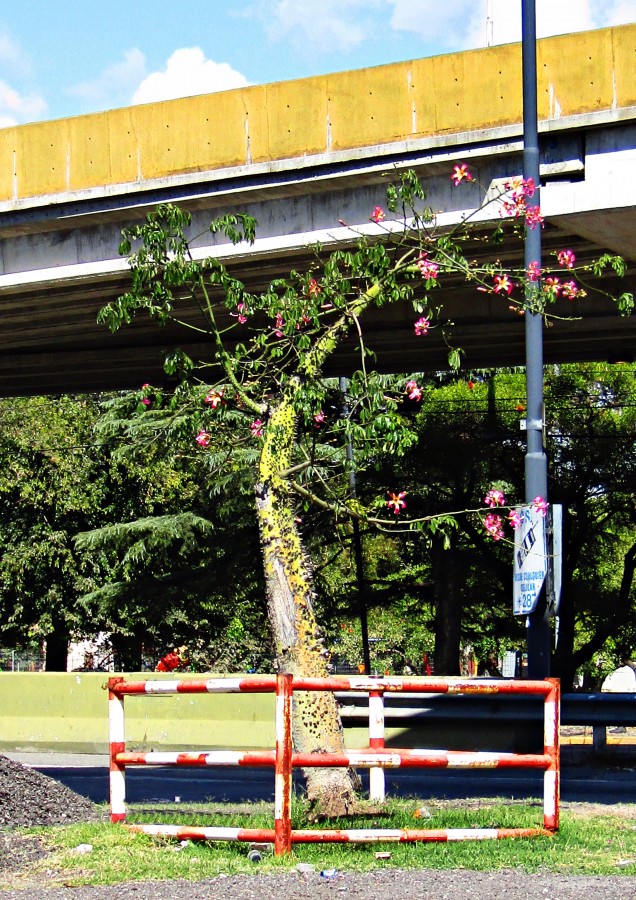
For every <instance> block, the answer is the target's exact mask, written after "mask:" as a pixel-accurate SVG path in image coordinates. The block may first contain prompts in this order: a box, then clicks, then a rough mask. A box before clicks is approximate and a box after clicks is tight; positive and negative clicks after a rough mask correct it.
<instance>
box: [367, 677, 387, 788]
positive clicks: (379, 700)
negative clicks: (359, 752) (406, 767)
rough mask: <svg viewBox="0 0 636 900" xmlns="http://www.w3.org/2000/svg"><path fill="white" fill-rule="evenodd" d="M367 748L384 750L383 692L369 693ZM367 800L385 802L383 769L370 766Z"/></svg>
mask: <svg viewBox="0 0 636 900" xmlns="http://www.w3.org/2000/svg"><path fill="white" fill-rule="evenodd" d="M369 747H370V748H371V749H372V750H384V692H383V691H369ZM369 800H375V801H377V802H378V803H384V802H385V801H386V787H385V780H384V769H382V768H380V766H371V768H370V769H369Z"/></svg>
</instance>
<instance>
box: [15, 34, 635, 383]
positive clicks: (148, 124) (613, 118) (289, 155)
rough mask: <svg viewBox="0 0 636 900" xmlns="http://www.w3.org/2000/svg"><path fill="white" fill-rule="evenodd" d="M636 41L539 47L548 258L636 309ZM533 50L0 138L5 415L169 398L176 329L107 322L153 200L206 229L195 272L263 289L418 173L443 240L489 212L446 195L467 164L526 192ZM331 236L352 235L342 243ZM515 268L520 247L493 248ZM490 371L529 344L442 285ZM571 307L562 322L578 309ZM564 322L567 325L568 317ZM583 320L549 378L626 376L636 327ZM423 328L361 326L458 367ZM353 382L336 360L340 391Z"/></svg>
mask: <svg viewBox="0 0 636 900" xmlns="http://www.w3.org/2000/svg"><path fill="white" fill-rule="evenodd" d="M635 51H636V25H628V26H623V27H618V28H612V29H602V30H599V31H593V32H586V33H579V34H575V35H566V36H562V37H556V38H549V39H545V40H542V41H540V42H539V46H538V79H539V110H540V112H539V116H540V133H541V172H542V183H543V188H542V210H543V212H544V214H545V216H546V227H545V230H544V235H543V241H544V254H545V258H547V257H548V254H549V253H550V251H551V250H553V249H561V248H563V247H569V248H571V249H573V250H574V251H575V252H576V254H577V256H578V257H579V260H585V259H587V258H591V257H593V256H596V255H598V254H599V253H600V252H601V251H603V250H605V249H608V250H611V251H612V252H615V253H619V254H621V255H623V256H624V257H625V259H626V260H627V262H628V275H627V278H626V279H625V280H624V281H623V283H622V284H620V285H619V284H617V283H616V282H614V281H612V280H611V279H610V280H608V282H607V286H608V289H610V290H620V291H622V290H631V291H633V292H634V291H636V149H635V148H636V75H635V73H636V64H635V63H636V60H635ZM521 119H522V109H521V51H520V45H518V44H512V45H507V46H500V47H492V48H487V49H483V50H476V51H469V52H464V53H457V54H449V55H445V56H438V57H434V58H430V59H419V60H414V61H412V62H404V63H397V64H393V65H388V66H380V67H376V68H369V69H363V70H360V71H353V72H345V73H340V74H336V75H328V76H323V77H316V78H308V79H302V80H297V81H291V82H284V83H279V84H270V85H262V86H255V87H249V88H243V89H239V90H234V91H228V92H225V93H220V94H212V95H205V96H199V97H192V98H187V99H182V100H174V101H168V102H164V103H155V104H149V105H145V106H138V107H129V108H125V109H118V110H113V111H110V112H107V113H100V114H95V115H88V116H80V117H77V118H72V119H63V120H58V121H52V122H43V123H35V124H31V125H24V126H19V127H15V128H7V129H4V130H2V131H0V396H11V395H19V394H24V395H28V394H39V393H62V392H79V391H94V390H107V389H119V388H128V387H136V386H138V385H139V384H141V383H143V382H146V381H149V382H153V383H160V382H161V380H162V370H161V351H162V350H163V349H171V348H172V347H173V346H175V344H177V343H179V344H181V345H182V346H184V347H185V349H187V350H189V351H190V352H191V353H193V354H194V355H195V356H196V355H204V354H205V352H206V347H205V346H196V345H194V346H193V345H191V344H190V345H188V344H184V343H183V336H182V335H179V336H176V335H175V334H174V333H172V332H171V331H170V330H169V329H158V328H157V327H156V326H153V325H149V324H148V323H146V322H141V321H140V322H137V323H135V324H134V325H133V326H131V327H129V328H126V329H123V330H122V331H121V332H120V333H119V334H117V335H114V336H113V335H111V334H110V333H109V332H108V331H107V330H106V329H105V328H104V327H102V326H98V325H97V324H96V315H97V312H98V310H99V309H100V307H101V306H102V305H103V304H104V303H106V302H107V301H108V300H109V299H111V298H113V297H115V296H117V295H118V294H120V293H122V292H123V291H124V290H125V289H126V285H127V267H126V263H125V261H124V260H122V259H120V258H119V256H118V252H117V247H118V244H119V239H120V231H121V228H122V227H123V226H124V225H126V224H129V223H131V222H133V221H138V220H140V219H141V218H142V217H143V215H144V214H145V212H146V211H147V210H149V209H151V208H152V207H153V206H154V205H156V204H157V203H158V202H161V201H172V202H178V203H180V204H181V205H183V206H185V207H187V208H188V209H189V210H190V211H191V212H192V214H193V216H194V228H193V233H195V234H199V233H203V235H204V237H203V238H199V239H198V240H197V241H196V242H195V246H196V247H197V252H200V253H215V254H217V255H219V256H220V257H221V258H223V259H225V260H227V261H228V262H229V263H230V264H231V266H232V268H233V269H234V270H235V271H236V273H237V274H239V275H240V276H241V277H243V278H245V280H246V281H247V283H248V284H249V286H250V287H252V288H255V287H258V286H259V285H262V284H264V283H265V282H266V281H267V280H268V279H269V278H271V277H274V276H276V275H278V274H281V273H283V272H285V271H288V270H289V268H290V267H291V266H295V267H302V266H303V265H306V264H308V261H309V259H310V253H309V251H308V247H309V245H311V244H314V243H315V242H317V241H320V242H322V244H323V245H324V246H325V247H326V248H331V247H337V246H343V245H346V244H347V243H350V242H351V241H352V239H353V238H354V237H355V233H357V232H363V233H373V232H374V231H375V232H377V229H378V227H377V226H375V225H373V223H370V221H369V214H370V211H371V210H372V209H373V207H374V206H375V205H376V204H378V203H380V204H382V203H383V200H384V185H385V184H386V173H387V172H392V171H395V170H396V169H398V170H399V169H404V168H409V167H412V168H414V169H416V170H417V171H418V173H419V174H420V175H421V176H422V178H423V179H424V180H425V181H426V183H427V185H428V188H429V202H430V204H431V206H432V207H433V208H434V209H435V210H436V211H437V212H438V214H439V219H440V221H441V222H443V223H449V224H450V223H452V222H455V221H457V220H458V218H459V217H460V216H461V215H462V213H464V212H465V211H466V210H467V209H469V208H472V207H473V206H476V205H478V203H479V196H478V192H477V188H476V187H474V186H470V185H465V186H463V187H462V189H461V190H458V189H454V188H452V186H451V182H450V180H449V172H450V169H451V166H452V164H453V163H454V162H457V161H467V162H469V163H470V164H471V166H472V167H473V169H474V170H475V171H476V172H477V173H478V176H479V180H480V182H481V183H482V184H485V185H488V184H491V183H492V182H494V181H496V180H497V179H500V178H502V177H510V176H513V175H517V174H520V172H521V168H522V166H521V152H522V128H521ZM236 211H245V212H249V213H251V214H253V215H254V216H255V217H256V218H257V220H258V222H259V231H258V239H257V241H256V244H255V245H254V247H252V248H251V249H249V250H247V249H246V248H240V247H239V248H232V247H231V246H230V245H228V244H224V243H222V242H221V241H220V240H217V239H212V237H211V236H210V235H209V234H208V235H206V234H205V232H206V230H207V225H208V223H209V220H210V219H211V218H212V217H213V216H215V215H217V214H220V213H224V212H236ZM339 220H344V221H345V222H347V223H348V225H347V226H342V225H340V224H339ZM497 253H498V255H499V256H500V258H502V259H506V260H508V259H509V260H511V262H512V261H514V260H516V261H517V263H519V264H520V262H521V260H522V258H523V257H522V250H521V247H520V245H519V244H518V243H516V244H513V243H509V244H505V245H504V246H503V247H500V248H498V250H497ZM436 300H438V301H439V302H440V303H443V304H444V312H445V315H446V316H448V318H450V319H452V320H454V322H455V327H454V330H453V337H454V340H455V341H456V342H457V343H458V344H459V345H461V346H463V347H464V348H465V350H466V356H465V365H466V367H467V368H469V369H470V368H477V367H482V366H493V365H512V364H522V363H523V358H524V357H523V348H524V329H523V323H522V322H521V321H520V320H519V318H518V317H516V316H511V315H510V314H509V313H508V311H507V308H506V304H505V303H501V302H500V301H498V300H496V298H495V299H493V298H490V297H488V296H485V295H478V294H475V293H474V292H473V291H468V290H467V289H466V288H465V286H460V285H457V284H449V285H448V286H447V287H446V288H445V289H443V290H441V291H440V292H439V295H438V297H437V298H436ZM570 309H571V308H570ZM570 309H569V310H568V311H570ZM580 312H581V315H582V318H581V319H580V320H579V321H574V322H568V323H565V322H564V323H559V324H557V325H555V326H554V327H553V328H550V329H548V330H547V332H546V340H545V358H546V361H547V362H551V361H568V360H596V359H607V358H612V356H625V354H631V355H632V356H633V353H634V346H636V340H635V338H636V317H632V318H631V319H621V318H619V317H618V315H617V314H616V312H615V309H614V306H613V304H612V303H610V302H609V301H605V300H599V299H593V298H589V299H587V300H585V301H584V302H583V303H582V304H581V307H580ZM412 320H413V315H412V311H410V310H408V309H402V308H398V307H394V308H389V309H383V310H382V311H380V312H376V313H374V316H373V317H372V318H370V319H369V338H368V344H369V345H370V346H371V347H373V348H374V349H375V350H377V352H378V360H379V366H380V367H381V368H382V369H384V370H394V371H402V372H403V371H411V372H414V371H420V370H425V369H430V368H442V367H444V366H445V350H444V346H443V341H442V340H441V339H440V338H439V337H437V336H436V334H435V333H431V334H430V335H428V336H427V338H426V340H422V339H419V340H417V339H415V337H414V335H413V328H412ZM352 363H353V355H352V350H351V351H350V350H349V349H348V348H346V347H345V348H344V349H343V351H342V352H341V354H340V356H339V358H338V359H337V361H336V362H335V364H334V366H335V368H334V371H336V370H337V371H338V372H339V373H342V372H345V371H346V370H347V368H348V367H349V366H350V365H351V364H352Z"/></svg>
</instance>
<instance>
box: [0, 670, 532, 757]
mask: <svg viewBox="0 0 636 900" xmlns="http://www.w3.org/2000/svg"><path fill="white" fill-rule="evenodd" d="M124 677H126V678H130V679H131V680H134V681H137V680H139V679H142V678H148V673H147V672H145V673H142V674H139V673H131V674H130V675H125V676H124ZM179 677H183V676H178V675H171V674H165V675H163V674H158V673H153V674H152V678H153V679H162V680H177V679H178V678H179ZM192 677H196V676H192ZM201 677H202V678H205V677H209V676H201ZM221 677H222V676H221ZM107 681H108V674H107V673H104V672H89V673H85V672H69V673H57V672H0V753H2V752H3V751H5V752H6V751H10V750H16V751H32V752H37V751H51V750H57V751H59V752H61V753H107V752H108V691H107ZM124 702H125V715H126V746H127V749H129V750H153V749H154V750H217V749H218V750H221V749H229V750H234V749H244V750H254V749H263V748H265V749H273V748H274V744H275V734H274V695H273V694H189V695H187V694H180V695H178V696H177V695H175V696H173V695H165V696H162V695H141V696H133V697H127V698H126V699H125V701H124ZM539 732H540V729H536V734H534V731H533V733H532V735H529V731H528V728H527V727H520V726H516V725H513V724H511V723H502V722H496V721H494V722H492V723H487V722H480V723H479V726H478V727H477V728H476V727H475V722H473V721H467V722H461V721H457V722H441V723H440V722H435V721H432V722H423V721H421V720H420V721H419V722H417V723H416V724H415V725H414V726H412V727H406V728H405V727H400V728H394V727H389V724H388V723H387V728H386V743H387V746H389V747H391V746H393V747H437V748H440V749H457V750H479V749H484V750H486V749H490V750H493V749H497V750H509V751H514V752H541V746H539V745H540V743H541V741H540V738H541V735H540V733H539ZM345 738H346V745H347V747H349V748H350V749H354V748H361V747H366V746H368V743H369V740H368V738H369V733H368V730H367V728H366V727H362V728H360V727H355V728H352V727H348V726H347V727H346V729H345ZM530 739H531V740H532V747H530V746H529V743H528V742H529V740H530ZM537 740H538V741H539V744H537V746H536V747H535V746H534V744H535V743H536V742H537Z"/></svg>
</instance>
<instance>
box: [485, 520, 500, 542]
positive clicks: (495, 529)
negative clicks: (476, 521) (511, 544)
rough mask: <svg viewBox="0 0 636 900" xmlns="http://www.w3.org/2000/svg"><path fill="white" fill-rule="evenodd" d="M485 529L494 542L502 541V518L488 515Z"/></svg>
mask: <svg viewBox="0 0 636 900" xmlns="http://www.w3.org/2000/svg"><path fill="white" fill-rule="evenodd" d="M484 528H485V529H486V531H487V532H488V534H489V535H490V536H491V538H492V539H493V541H500V540H501V539H502V537H503V536H504V530H503V522H502V519H501V516H496V515H495V514H494V513H488V515H487V516H486V518H485V519H484Z"/></svg>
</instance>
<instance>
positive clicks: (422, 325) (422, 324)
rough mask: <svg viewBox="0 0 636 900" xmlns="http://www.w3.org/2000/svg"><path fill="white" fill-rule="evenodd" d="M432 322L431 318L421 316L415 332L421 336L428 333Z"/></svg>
mask: <svg viewBox="0 0 636 900" xmlns="http://www.w3.org/2000/svg"><path fill="white" fill-rule="evenodd" d="M430 324H431V323H430V322H429V320H428V319H427V318H425V317H424V316H421V318H419V319H418V320H417V322H416V323H415V334H416V335H417V336H418V337H420V335H422V334H426V332H427V331H428V329H429V327H430Z"/></svg>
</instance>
